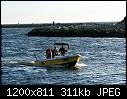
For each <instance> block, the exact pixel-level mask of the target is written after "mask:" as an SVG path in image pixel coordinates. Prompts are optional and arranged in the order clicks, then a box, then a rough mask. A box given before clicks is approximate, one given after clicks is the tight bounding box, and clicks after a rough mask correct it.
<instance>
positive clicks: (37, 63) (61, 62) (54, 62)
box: [34, 55, 80, 66]
mask: <svg viewBox="0 0 127 99" xmlns="http://www.w3.org/2000/svg"><path fill="white" fill-rule="evenodd" d="M79 60H80V56H79V55H76V56H69V57H62V58H54V59H47V60H45V61H39V60H36V61H35V63H34V65H35V66H51V65H64V64H69V63H72V62H78V61H79Z"/></svg>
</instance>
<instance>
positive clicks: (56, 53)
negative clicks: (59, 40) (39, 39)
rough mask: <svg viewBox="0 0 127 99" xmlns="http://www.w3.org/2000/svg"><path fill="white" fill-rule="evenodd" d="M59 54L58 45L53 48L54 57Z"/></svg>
mask: <svg viewBox="0 0 127 99" xmlns="http://www.w3.org/2000/svg"><path fill="white" fill-rule="evenodd" d="M57 55H58V51H57V49H56V47H54V49H52V58H54V57H55V56H57Z"/></svg>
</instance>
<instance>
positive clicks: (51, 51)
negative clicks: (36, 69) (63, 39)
mask: <svg viewBox="0 0 127 99" xmlns="http://www.w3.org/2000/svg"><path fill="white" fill-rule="evenodd" d="M66 52H67V50H66V49H65V48H64V47H63V46H62V47H61V48H60V49H59V51H58V50H57V49H56V47H54V49H52V48H48V49H46V58H47V59H49V58H54V57H55V56H58V55H60V54H61V55H62V56H64V55H65V54H66Z"/></svg>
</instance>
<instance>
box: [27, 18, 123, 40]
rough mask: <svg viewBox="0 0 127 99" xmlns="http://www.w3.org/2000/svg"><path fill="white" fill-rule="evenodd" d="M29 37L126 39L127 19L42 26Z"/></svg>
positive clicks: (29, 34) (29, 33)
mask: <svg viewBox="0 0 127 99" xmlns="http://www.w3.org/2000/svg"><path fill="white" fill-rule="evenodd" d="M27 35H28V36H45V37H120V38H124V37H125V18H124V20H122V21H121V22H117V23H115V22H110V23H109V22H105V23H103V22H96V23H93V22H90V23H72V24H67V23H66V24H65V23H64V24H60V23H59V24H55V25H48V26H46V25H45V26H43V25H42V26H41V27H38V28H35V29H33V30H32V31H30V32H28V33H27Z"/></svg>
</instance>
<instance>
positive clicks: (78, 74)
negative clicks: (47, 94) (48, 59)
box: [1, 28, 126, 85]
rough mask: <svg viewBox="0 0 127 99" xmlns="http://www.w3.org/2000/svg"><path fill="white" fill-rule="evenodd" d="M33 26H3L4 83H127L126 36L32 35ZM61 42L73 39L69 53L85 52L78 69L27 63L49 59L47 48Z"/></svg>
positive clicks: (2, 74)
mask: <svg viewBox="0 0 127 99" xmlns="http://www.w3.org/2000/svg"><path fill="white" fill-rule="evenodd" d="M30 30H32V28H2V33H1V52H2V53H1V54H2V57H1V84H2V85H44V84H52V85H100V84H102V85H126V39H125V38H90V37H28V36H26V35H25V34H27V32H29V31H30ZM58 42H64V43H69V45H70V49H69V51H68V53H69V54H71V55H74V54H80V55H81V60H80V61H79V63H77V64H76V68H75V69H74V68H61V67H37V66H32V65H29V64H27V63H30V62H33V61H34V60H36V58H37V59H45V49H47V48H48V47H53V44H54V43H58ZM21 62H24V63H26V64H20V63H21Z"/></svg>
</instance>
